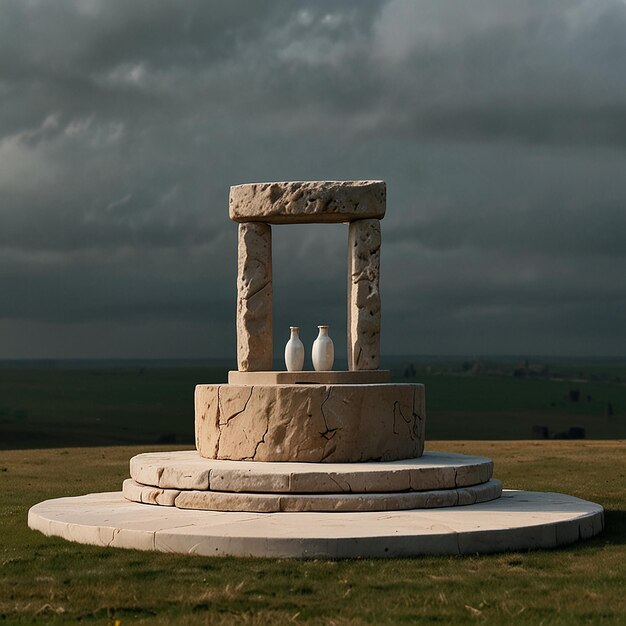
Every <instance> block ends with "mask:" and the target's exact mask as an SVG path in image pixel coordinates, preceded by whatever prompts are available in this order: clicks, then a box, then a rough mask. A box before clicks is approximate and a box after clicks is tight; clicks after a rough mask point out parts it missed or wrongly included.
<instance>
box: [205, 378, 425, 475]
mask: <svg viewBox="0 0 626 626" xmlns="http://www.w3.org/2000/svg"><path fill="white" fill-rule="evenodd" d="M195 407H196V411H195V414H196V420H195V425H196V448H197V450H198V452H199V453H200V455H201V456H203V457H206V458H209V459H231V460H251V461H306V462H326V463H333V462H334V463H337V462H339V463H344V462H352V461H357V462H361V461H370V460H375V459H376V460H381V461H393V460H396V459H408V458H415V457H417V456H420V455H421V454H422V452H423V449H424V421H425V413H426V411H425V405H424V386H423V385H417V384H380V385H260V386H244V385H198V386H197V387H196V393H195Z"/></svg>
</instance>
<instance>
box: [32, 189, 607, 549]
mask: <svg viewBox="0 0 626 626" xmlns="http://www.w3.org/2000/svg"><path fill="white" fill-rule="evenodd" d="M385 202H386V190H385V183H384V182H382V181H347V182H337V181H323V182H284V183H254V184H247V185H238V186H236V187H232V188H231V193H230V217H231V219H232V220H234V221H236V222H238V228H239V244H238V251H239V258H238V275H237V312H236V319H237V370H236V371H232V372H230V373H229V376H228V382H227V383H224V384H218V385H202V384H200V385H198V386H197V387H196V392H195V428H196V450H194V451H181V452H170V453H148V454H140V455H137V456H135V457H133V458H132V459H131V462H130V478H128V479H127V480H125V481H124V484H123V485H122V491H121V492H115V493H104V494H89V495H86V496H79V497H74V498H60V499H57V500H49V501H45V502H42V503H40V504H37V505H35V506H34V507H33V508H32V509H31V510H30V512H29V525H30V526H31V527H32V528H34V529H37V530H40V531H42V532H43V533H45V534H48V535H59V536H62V537H65V538H66V539H70V540H72V541H79V542H82V543H92V544H96V545H102V546H107V547H120V548H138V549H143V550H161V551H167V552H184V553H192V554H200V555H208V556H217V555H239V556H276V557H330V558H344V557H366V556H379V557H393V556H411V555H418V554H466V553H471V554H475V553H477V552H499V551H505V550H520V549H528V548H548V547H549V548H552V547H555V546H559V545H566V544H568V543H572V542H574V541H577V540H579V539H584V538H587V537H591V536H593V535H595V534H597V533H599V532H600V531H601V530H602V527H603V520H604V517H603V509H602V507H601V506H599V505H597V504H594V503H592V502H586V501H584V500H580V499H578V498H573V497H571V496H566V495H563V494H554V493H545V494H544V493H535V492H525V491H511V490H503V489H502V485H501V483H500V481H499V480H497V479H494V478H493V476H492V473H493V463H492V462H491V460H490V459H486V458H482V457H472V456H467V455H461V454H445V453H437V452H430V453H428V452H427V453H424V432H425V430H424V427H425V420H426V409H425V395H424V386H423V385H420V384H398V383H393V382H391V380H390V375H389V372H388V371H386V370H384V369H381V368H380V364H381V363H380V330H381V298H380V289H379V283H380V249H381V227H380V226H381V222H380V220H381V219H382V218H383V217H384V215H385ZM313 222H321V223H327V224H329V227H332V224H333V223H340V222H341V223H343V222H348V223H349V231H348V242H347V248H348V258H347V279H348V298H347V300H348V301H347V313H348V315H347V319H348V324H347V348H348V370H347V371H330V372H328V371H325V372H311V371H303V372H284V371H272V363H273V355H272V230H271V229H272V227H273V225H279V224H280V225H284V224H286V225H288V224H294V223H313Z"/></svg>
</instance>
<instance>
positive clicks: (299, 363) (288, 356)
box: [285, 326, 304, 372]
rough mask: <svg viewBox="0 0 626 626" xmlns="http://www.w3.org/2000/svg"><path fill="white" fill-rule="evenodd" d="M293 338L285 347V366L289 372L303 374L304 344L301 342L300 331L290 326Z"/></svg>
mask: <svg viewBox="0 0 626 626" xmlns="http://www.w3.org/2000/svg"><path fill="white" fill-rule="evenodd" d="M289 328H290V329H291V337H289V341H288V342H287V345H285V365H286V366H287V371H288V372H301V371H302V368H303V367H304V344H303V343H302V342H301V341H300V335H299V333H300V329H299V328H298V327H297V326H290V327H289Z"/></svg>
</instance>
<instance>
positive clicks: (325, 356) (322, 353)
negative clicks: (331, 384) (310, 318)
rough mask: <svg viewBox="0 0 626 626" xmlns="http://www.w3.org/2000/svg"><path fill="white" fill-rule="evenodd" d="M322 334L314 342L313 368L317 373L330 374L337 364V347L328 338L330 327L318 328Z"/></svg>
mask: <svg viewBox="0 0 626 626" xmlns="http://www.w3.org/2000/svg"><path fill="white" fill-rule="evenodd" d="M318 328H319V330H320V332H319V335H318V336H317V339H316V340H315V341H314V342H313V351H312V353H311V356H312V357H313V367H314V368H315V371H316V372H328V371H330V370H332V369H333V363H334V362H335V346H334V344H333V340H332V339H331V338H330V337H329V336H328V326H318Z"/></svg>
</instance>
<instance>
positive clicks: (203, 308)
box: [0, 0, 626, 357]
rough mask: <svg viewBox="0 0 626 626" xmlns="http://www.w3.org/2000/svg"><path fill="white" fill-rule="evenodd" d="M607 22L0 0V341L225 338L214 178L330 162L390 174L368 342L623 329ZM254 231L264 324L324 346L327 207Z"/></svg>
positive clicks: (28, 352)
mask: <svg viewBox="0 0 626 626" xmlns="http://www.w3.org/2000/svg"><path fill="white" fill-rule="evenodd" d="M625 33H626V5H625V4H624V3H623V2H621V1H620V0H601V1H593V2H591V1H587V0H579V1H576V2H574V1H565V0H558V1H554V2H550V3H546V2H543V1H539V0H529V1H528V2H523V3H521V2H517V1H513V0H505V1H502V0H497V1H496V0H477V1H476V2H472V3H471V4H470V3H467V2H463V1H461V0H444V1H442V2H436V3H435V2H430V1H427V0H419V1H417V0H416V1H413V0H411V1H408V0H389V1H382V0H381V1H369V0H368V1H363V0H360V1H358V2H357V1H354V2H343V3H336V2H330V1H323V2H319V1H318V2H299V3H293V2H288V1H287V0H285V1H279V2H276V1H272V2H254V3H248V2H235V1H232V2H200V1H198V2H186V3H184V4H180V3H178V2H173V1H172V2H165V1H161V2H143V1H138V2H132V3H128V2H123V1H121V0H120V1H117V0H115V1H113V0H81V1H76V2H72V1H69V0H67V1H59V2H54V3H49V2H38V1H35V0H33V1H29V2H23V1H22V0H19V1H18V0H13V1H11V0H2V1H0V98H1V101H2V108H1V109H0V291H1V293H2V297H0V340H1V342H2V343H1V345H2V346H4V348H0V357H2V356H6V357H11V356H20V355H25V356H36V355H37V354H38V353H37V350H40V355H41V356H48V355H53V356H54V355H58V356H63V355H68V356H77V355H81V354H84V355H96V356H97V355H105V354H106V356H114V355H116V354H119V355H122V356H123V355H126V356H133V355H139V356H141V355H142V354H145V355H149V356H177V355H180V356H186V355H193V356H202V355H209V356H220V355H232V354H233V352H234V345H233V342H234V332H233V315H232V313H233V310H234V274H235V245H236V243H235V239H236V227H235V226H234V225H233V224H232V223H230V222H229V221H228V217H227V200H228V187H229V186H230V185H232V184H237V183H240V182H247V181H255V180H286V179H292V180H293V179H351V178H384V179H386V180H387V182H388V189H389V194H388V198H389V207H388V214H387V217H386V218H385V221H384V222H383V236H384V241H385V243H384V246H383V298H384V300H383V306H384V311H385V312H384V324H385V327H384V335H383V347H384V349H385V350H386V351H388V352H517V351H527V352H528V351H529V352H543V351H548V352H565V353H578V354H583V353H600V352H604V353H607V354H608V353H610V354H623V353H624V352H625V351H626V340H625V339H624V333H623V330H622V328H621V321H620V320H621V317H622V316H623V313H622V312H623V310H624V304H625V302H624V300H625V299H626V280H625V279H624V272H623V261H624V250H625V249H626V245H625V244H626V236H625V233H626V218H625V217H624V215H626V212H625V211H624V204H625V201H626V182H624V180H626V179H625V178H624V176H623V172H624V168H625V165H626V163H625V160H626V157H625V156H624V146H625V145H626V122H625V121H624V120H625V119H626V115H625V114H626V83H625V82H624V80H623V76H624V71H625V70H626V67H625V66H626V37H624V34H625ZM274 255H275V265H276V285H275V325H276V328H277V329H280V328H282V327H286V326H287V325H288V324H289V323H292V322H293V321H294V320H297V321H298V322H299V323H300V324H301V325H303V326H307V327H309V326H310V327H312V328H313V327H314V326H315V324H316V323H318V322H319V321H320V319H321V318H324V321H329V322H330V323H331V324H332V325H333V326H334V327H335V328H336V329H337V330H336V334H335V337H336V338H337V342H338V344H339V345H340V351H341V346H342V342H343V330H342V328H343V326H344V325H345V311H344V310H343V301H344V298H345V232H344V230H342V229H341V228H336V229H324V228H321V229H316V228H311V229H306V228H305V229H304V230H300V229H294V230H290V229H288V228H285V229H283V228H280V229H278V228H277V229H275V250H274ZM103 336H106V337H108V342H107V341H103ZM194 337H196V338H197V339H196V340H194ZM282 341H283V338H282V337H281V336H280V332H279V331H277V337H276V345H277V348H279V347H280V345H281V344H282Z"/></svg>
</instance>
